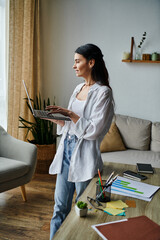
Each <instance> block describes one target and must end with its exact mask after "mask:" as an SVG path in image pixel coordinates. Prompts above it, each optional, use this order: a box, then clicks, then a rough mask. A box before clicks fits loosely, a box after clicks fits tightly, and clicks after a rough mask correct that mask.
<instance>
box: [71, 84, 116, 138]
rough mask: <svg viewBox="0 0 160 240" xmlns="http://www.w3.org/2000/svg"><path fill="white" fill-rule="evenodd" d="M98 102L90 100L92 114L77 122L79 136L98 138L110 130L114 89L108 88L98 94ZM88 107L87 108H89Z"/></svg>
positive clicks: (77, 134)
mask: <svg viewBox="0 0 160 240" xmlns="http://www.w3.org/2000/svg"><path fill="white" fill-rule="evenodd" d="M96 98H97V100H96V102H94V103H93V102H92V101H89V103H88V104H89V105H90V106H87V108H88V109H90V108H92V109H91V112H90V116H89V117H88V118H87V117H85V116H84V117H81V118H80V119H79V120H78V121H77V123H76V124H75V134H76V136H77V137H78V138H84V139H86V140H96V139H97V137H98V136H100V135H101V134H102V132H103V131H104V129H105V132H107V131H108V130H109V127H110V124H111V121H112V117H113V113H114V110H113V99H112V91H111V90H110V89H107V90H106V91H104V92H102V93H101V92H100V93H99V94H98V96H96ZM87 108H86V110H87Z"/></svg>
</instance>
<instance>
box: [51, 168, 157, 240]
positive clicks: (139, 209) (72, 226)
mask: <svg viewBox="0 0 160 240" xmlns="http://www.w3.org/2000/svg"><path fill="white" fill-rule="evenodd" d="M125 170H132V171H136V166H135V165H127V164H119V163H118V164H117V163H105V164H104V170H103V173H102V179H107V178H108V176H109V175H110V174H111V172H112V171H115V174H119V175H120V176H123V174H122V173H123V171H125ZM145 175H146V176H147V177H148V179H147V180H145V181H143V182H144V183H149V184H153V185H156V186H160V169H158V168H156V169H155V173H154V174H145ZM97 179H98V176H96V177H95V178H93V179H92V181H91V182H90V184H89V185H88V187H87V188H86V190H85V192H84V193H83V194H82V196H81V198H80V199H79V200H82V201H85V202H87V196H90V197H93V198H95V196H96V181H97ZM119 199H121V200H122V201H124V202H125V200H135V202H136V208H127V209H126V216H110V215H108V214H107V213H104V212H102V211H97V210H94V209H93V208H92V210H90V211H88V214H87V217H84V218H83V217H82V218H80V217H78V216H77V215H76V213H75V209H74V207H73V208H72V210H71V212H70V213H69V215H68V216H67V218H66V219H65V221H64V222H63V224H62V225H61V227H60V228H59V230H58V231H57V233H56V234H55V237H54V239H58V240H59V239H62V240H98V239H99V240H100V239H102V238H101V237H99V236H98V234H97V233H96V232H95V231H94V230H93V229H92V228H91V225H94V224H99V223H104V222H111V221H116V220H120V219H125V218H130V217H136V216H142V215H145V216H147V217H149V218H150V219H152V220H153V221H154V222H156V223H158V224H160V190H159V191H158V192H157V193H156V194H155V195H154V197H153V199H152V200H151V202H146V201H143V200H139V199H136V198H131V197H126V196H121V195H117V194H112V195H111V200H119ZM88 206H89V207H90V205H89V204H88Z"/></svg>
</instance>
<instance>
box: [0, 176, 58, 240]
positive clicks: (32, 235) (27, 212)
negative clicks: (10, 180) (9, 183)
mask: <svg viewBox="0 0 160 240" xmlns="http://www.w3.org/2000/svg"><path fill="white" fill-rule="evenodd" d="M55 183H56V177H55V176H51V175H47V174H46V175H44V174H36V175H35V176H34V178H33V180H32V181H31V182H30V183H28V184H27V185H26V194H27V202H24V201H23V200H22V196H21V191H20V188H15V189H12V190H9V191H7V192H4V193H0V240H27V239H30V240H41V239H42V240H48V239H49V232H50V220H51V217H52V214H53V206H54V200H53V199H54V189H55Z"/></svg>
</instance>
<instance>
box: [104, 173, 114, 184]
mask: <svg viewBox="0 0 160 240" xmlns="http://www.w3.org/2000/svg"><path fill="white" fill-rule="evenodd" d="M113 174H114V172H112V173H111V174H110V176H109V178H108V179H107V181H106V185H107V184H108V183H109V181H110V180H111V178H112V176H113Z"/></svg>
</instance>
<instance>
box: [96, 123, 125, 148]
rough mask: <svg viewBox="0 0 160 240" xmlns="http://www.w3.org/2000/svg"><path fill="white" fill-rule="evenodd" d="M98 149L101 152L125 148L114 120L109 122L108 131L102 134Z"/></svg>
mask: <svg viewBox="0 0 160 240" xmlns="http://www.w3.org/2000/svg"><path fill="white" fill-rule="evenodd" d="M100 150H101V152H113V151H123V150H126V148H125V146H124V143H123V141H122V138H121V135H120V133H119V130H118V128H117V126H116V123H115V122H113V123H112V124H111V127H110V129H109V131H108V133H107V134H106V135H105V136H104V138H103V140H102V142H101V145H100Z"/></svg>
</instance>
